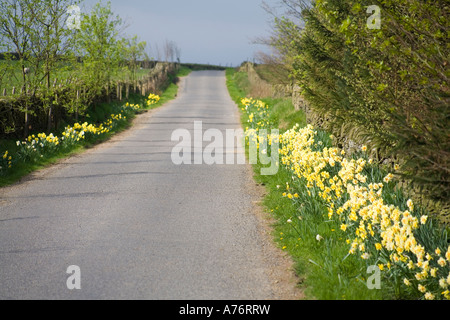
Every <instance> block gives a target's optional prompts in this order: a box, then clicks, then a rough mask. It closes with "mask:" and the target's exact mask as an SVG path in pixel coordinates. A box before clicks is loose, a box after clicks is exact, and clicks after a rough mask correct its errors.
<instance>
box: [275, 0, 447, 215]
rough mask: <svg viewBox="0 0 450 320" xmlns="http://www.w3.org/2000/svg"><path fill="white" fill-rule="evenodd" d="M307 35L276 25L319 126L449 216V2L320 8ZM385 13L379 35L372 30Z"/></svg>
mask: <svg viewBox="0 0 450 320" xmlns="http://www.w3.org/2000/svg"><path fill="white" fill-rule="evenodd" d="M293 2H294V3H296V4H297V5H298V6H299V8H301V9H302V10H301V17H302V19H303V20H304V26H302V27H299V25H298V23H296V22H295V21H294V20H289V19H288V18H281V19H277V20H276V31H277V33H278V39H275V40H274V41H273V43H274V45H275V46H277V47H278V49H279V51H280V52H282V53H283V54H284V56H285V58H286V61H289V63H290V66H291V70H292V75H293V76H294V78H295V79H296V81H297V82H298V83H299V85H300V86H301V88H302V94H303V96H304V97H305V99H306V100H307V101H308V103H309V107H310V109H311V110H312V111H313V112H314V113H315V114H316V115H319V116H320V118H321V119H322V122H321V126H322V127H323V128H324V129H326V130H328V131H331V132H332V133H333V134H334V135H336V136H340V137H342V136H345V137H347V138H351V139H353V140H355V141H358V142H360V143H364V144H367V145H368V146H369V151H373V153H376V154H377V155H378V160H379V161H380V162H382V161H384V160H386V159H387V158H389V159H394V160H395V162H396V163H397V164H400V165H401V168H400V170H399V171H398V172H399V173H400V176H401V177H402V178H407V181H409V184H410V185H412V186H413V187H414V188H415V191H416V193H417V194H421V195H422V196H423V198H424V199H431V200H432V201H433V202H434V203H440V206H439V214H440V215H441V216H444V215H447V214H448V213H449V208H450V204H449V199H450V175H449V172H450V165H449V164H450V139H449V137H450V125H449V117H450V108H449V107H448V106H449V102H450V101H449V94H450V90H449V87H448V80H449V76H450V72H449V69H448V65H449V63H448V62H449V61H448V60H449V57H450V46H449V45H448V35H449V33H450V26H449V21H450V20H449V4H448V2H447V1H444V0H434V1H422V0H420V1H419V0H400V1H399V0H384V1H374V0H370V1H361V0H357V1H354V0H328V1H323V0H317V1H315V2H314V3H313V5H312V6H311V7H308V8H305V7H303V6H301V3H302V2H303V1H301V0H296V1H293ZM371 5H376V6H378V8H379V9H380V20H379V22H380V28H379V29H376V28H375V29H374V28H371V26H370V25H369V22H370V18H372V17H373V13H374V12H372V11H368V8H369V6H371Z"/></svg>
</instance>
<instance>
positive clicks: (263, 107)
mask: <svg viewBox="0 0 450 320" xmlns="http://www.w3.org/2000/svg"><path fill="white" fill-rule="evenodd" d="M241 103H242V105H243V107H242V108H241V109H242V111H244V112H246V113H247V116H248V120H247V123H248V127H246V131H249V130H250V129H253V130H254V131H255V132H258V131H259V130H260V129H269V126H270V122H269V120H268V118H269V106H268V105H267V104H265V103H264V102H262V101H261V100H255V99H252V98H244V99H242V100H241Z"/></svg>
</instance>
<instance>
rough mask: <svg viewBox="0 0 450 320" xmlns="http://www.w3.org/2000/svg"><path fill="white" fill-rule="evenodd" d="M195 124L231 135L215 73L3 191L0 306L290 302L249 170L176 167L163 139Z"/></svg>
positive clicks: (197, 75) (220, 76) (230, 109)
mask: <svg viewBox="0 0 450 320" xmlns="http://www.w3.org/2000/svg"><path fill="white" fill-rule="evenodd" d="M194 121H201V122H202V126H203V131H205V130H207V129H209V128H214V129H219V130H221V131H222V132H223V134H224V136H225V130H226V129H237V128H240V125H239V118H238V110H237V107H236V105H235V104H234V103H233V102H232V100H231V99H230V97H229V95H228V92H227V89H226V85H225V76H224V73H223V72H219V71H201V72H194V73H192V74H191V75H190V76H188V77H186V78H184V79H182V82H181V86H180V91H179V95H178V98H177V99H175V100H173V101H172V102H170V103H168V104H166V105H165V106H163V107H161V108H159V109H156V110H153V111H151V112H148V113H146V114H143V115H140V116H139V117H138V118H137V119H136V121H135V122H136V123H135V125H134V126H133V128H131V129H130V130H128V131H126V132H125V133H122V134H120V135H118V136H117V137H115V138H113V139H112V140H111V141H109V142H106V143H104V144H102V145H99V146H97V147H95V148H93V149H91V150H89V151H87V152H85V153H83V154H81V155H77V156H74V157H71V158H70V159H67V160H64V161H62V162H61V163H59V164H57V165H55V166H53V167H51V168H47V169H44V170H42V171H40V172H37V173H35V174H33V175H32V176H31V177H30V178H29V179H28V180H27V181H24V182H22V183H20V184H17V185H15V186H12V187H8V188H4V189H0V299H150V300H153V299H161V300H162V299H170V300H173V299H181V300H186V299H193V300H203V299H238V300H241V299H252V300H260V299H280V298H282V299H285V298H292V297H294V296H295V293H294V290H293V287H294V285H295V284H294V283H292V282H289V281H288V280H286V278H289V276H288V277H286V276H285V275H284V274H283V272H286V273H289V272H290V271H289V270H287V268H288V267H286V266H288V264H286V263H285V262H280V260H279V259H278V258H279V257H278V256H276V255H277V253H276V252H277V250H273V249H271V248H270V244H268V241H267V237H265V236H264V232H263V231H262V230H263V229H264V228H263V227H261V219H260V218H258V217H257V215H256V214H255V208H254V202H255V196H254V193H253V191H252V190H251V189H252V187H254V185H255V184H254V183H253V182H252V178H251V173H250V172H251V170H249V165H237V164H236V165H229V164H228V165H227V164H223V165H207V164H197V165H176V164H174V163H173V161H172V158H171V153H172V149H173V147H174V146H176V145H177V144H178V141H172V140H171V135H172V133H173V132H174V131H175V130H177V129H187V130H189V132H190V133H192V137H194V132H193V129H194ZM208 144H209V143H204V146H206V145H208ZM198 152H201V150H198V148H197V149H195V150H193V151H192V155H195V154H196V153H198ZM240 152H243V151H242V149H237V150H236V153H240ZM256 200H257V199H256ZM274 252H275V256H274ZM73 265H75V266H78V267H79V273H78V272H75V273H73V274H69V273H67V269H68V267H69V266H73ZM276 268H278V271H277V270H276ZM280 268H281V269H280ZM280 270H281V273H280ZM78 275H80V277H79V278H76V279H75V278H73V277H75V276H78ZM72 276H73V277H72ZM69 277H70V283H74V284H77V283H80V284H81V288H80V289H73V290H69V288H68V286H67V282H68V281H67V280H68V279H69ZM73 279H75V280H74V281H72V280H73ZM78 280H79V282H78ZM283 281H284V283H285V284H286V286H285V288H284V287H283V288H281V287H280V285H281V284H282V283H283ZM291 286H292V287H291Z"/></svg>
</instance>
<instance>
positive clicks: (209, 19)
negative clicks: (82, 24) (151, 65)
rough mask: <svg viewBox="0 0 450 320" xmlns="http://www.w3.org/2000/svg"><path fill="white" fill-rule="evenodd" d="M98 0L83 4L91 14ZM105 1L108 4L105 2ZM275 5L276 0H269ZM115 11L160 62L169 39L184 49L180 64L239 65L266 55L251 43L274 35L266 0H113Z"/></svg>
mask: <svg viewBox="0 0 450 320" xmlns="http://www.w3.org/2000/svg"><path fill="white" fill-rule="evenodd" d="M96 2H98V0H84V1H83V5H82V6H81V7H82V10H89V8H91V7H92V5H93V4H95V3H96ZM102 2H103V3H106V2H107V1H106V0H103V1H102ZM266 2H267V3H269V4H276V3H277V2H278V0H266ZM111 6H112V10H113V11H114V13H116V14H118V15H120V17H121V18H122V19H123V20H124V21H125V22H126V23H127V25H129V27H128V28H127V29H126V33H127V34H129V35H138V36H139V38H140V40H141V41H146V42H147V43H148V52H149V53H150V54H151V55H152V56H153V57H154V58H157V53H156V47H159V49H160V51H162V47H163V44H164V42H165V41H166V40H169V41H174V42H175V43H176V44H177V46H178V47H179V48H180V49H181V61H182V62H190V63H209V64H217V65H219V64H220V65H222V66H226V65H233V66H237V65H239V64H240V63H241V62H243V61H245V60H253V58H254V56H255V52H257V51H261V50H264V51H267V49H266V48H265V47H263V46H259V45H255V44H253V43H252V41H254V40H255V39H256V38H258V37H265V36H268V35H269V32H270V21H271V19H272V18H271V16H270V15H269V14H267V12H265V11H264V9H263V8H262V0H146V1H145V0H128V1H124V0H111Z"/></svg>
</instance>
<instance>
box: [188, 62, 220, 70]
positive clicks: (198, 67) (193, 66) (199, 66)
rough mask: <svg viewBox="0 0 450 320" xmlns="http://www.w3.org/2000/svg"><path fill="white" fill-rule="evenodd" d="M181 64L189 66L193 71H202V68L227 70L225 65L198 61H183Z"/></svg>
mask: <svg viewBox="0 0 450 320" xmlns="http://www.w3.org/2000/svg"><path fill="white" fill-rule="evenodd" d="M181 66H183V67H186V68H189V69H191V70H193V71H200V70H220V71H223V70H226V68H225V67H222V66H215V65H210V64H198V63H182V64H181Z"/></svg>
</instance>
